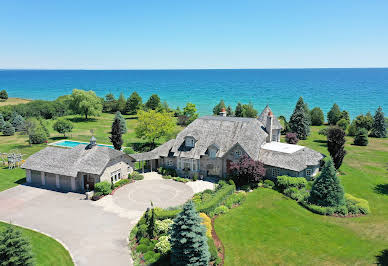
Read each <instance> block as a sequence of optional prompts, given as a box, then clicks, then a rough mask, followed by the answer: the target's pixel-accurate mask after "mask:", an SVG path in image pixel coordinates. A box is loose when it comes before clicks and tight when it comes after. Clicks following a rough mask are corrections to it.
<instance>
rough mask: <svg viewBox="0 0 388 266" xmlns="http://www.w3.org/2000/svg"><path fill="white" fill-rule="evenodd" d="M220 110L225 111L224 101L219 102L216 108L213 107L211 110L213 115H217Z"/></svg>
mask: <svg viewBox="0 0 388 266" xmlns="http://www.w3.org/2000/svg"><path fill="white" fill-rule="evenodd" d="M222 108H225V109H226V105H225V102H224V100H221V101H220V102H219V103H218V104H217V105H216V106H214V108H213V114H214V115H219V114H220V112H221V110H222Z"/></svg>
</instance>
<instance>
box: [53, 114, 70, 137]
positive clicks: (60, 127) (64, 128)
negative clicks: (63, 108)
mask: <svg viewBox="0 0 388 266" xmlns="http://www.w3.org/2000/svg"><path fill="white" fill-rule="evenodd" d="M53 129H54V130H55V131H56V132H58V133H60V134H63V136H64V137H66V133H70V132H71V131H73V123H71V121H70V120H68V119H63V118H61V119H58V120H57V121H56V122H55V123H54V125H53Z"/></svg>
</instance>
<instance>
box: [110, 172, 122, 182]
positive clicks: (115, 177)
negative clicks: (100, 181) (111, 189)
mask: <svg viewBox="0 0 388 266" xmlns="http://www.w3.org/2000/svg"><path fill="white" fill-rule="evenodd" d="M120 179H121V169H119V170H116V171H114V172H111V173H110V180H111V181H113V183H115V182H117V181H119V180H120Z"/></svg>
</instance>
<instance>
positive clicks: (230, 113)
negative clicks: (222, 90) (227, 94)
mask: <svg viewBox="0 0 388 266" xmlns="http://www.w3.org/2000/svg"><path fill="white" fill-rule="evenodd" d="M226 113H227V115H228V116H234V113H233V109H232V107H231V106H230V105H229V106H228V108H226Z"/></svg>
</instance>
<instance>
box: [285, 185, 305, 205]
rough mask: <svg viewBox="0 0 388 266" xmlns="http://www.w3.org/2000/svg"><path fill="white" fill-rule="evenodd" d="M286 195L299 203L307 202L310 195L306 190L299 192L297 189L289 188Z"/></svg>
mask: <svg viewBox="0 0 388 266" xmlns="http://www.w3.org/2000/svg"><path fill="white" fill-rule="evenodd" d="M284 195H286V196H287V197H290V198H291V199H293V200H296V201H298V202H299V201H302V200H305V199H306V198H307V197H308V196H309V193H308V192H307V190H305V189H301V190H299V189H298V188H297V187H288V188H286V189H285V190H284Z"/></svg>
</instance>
